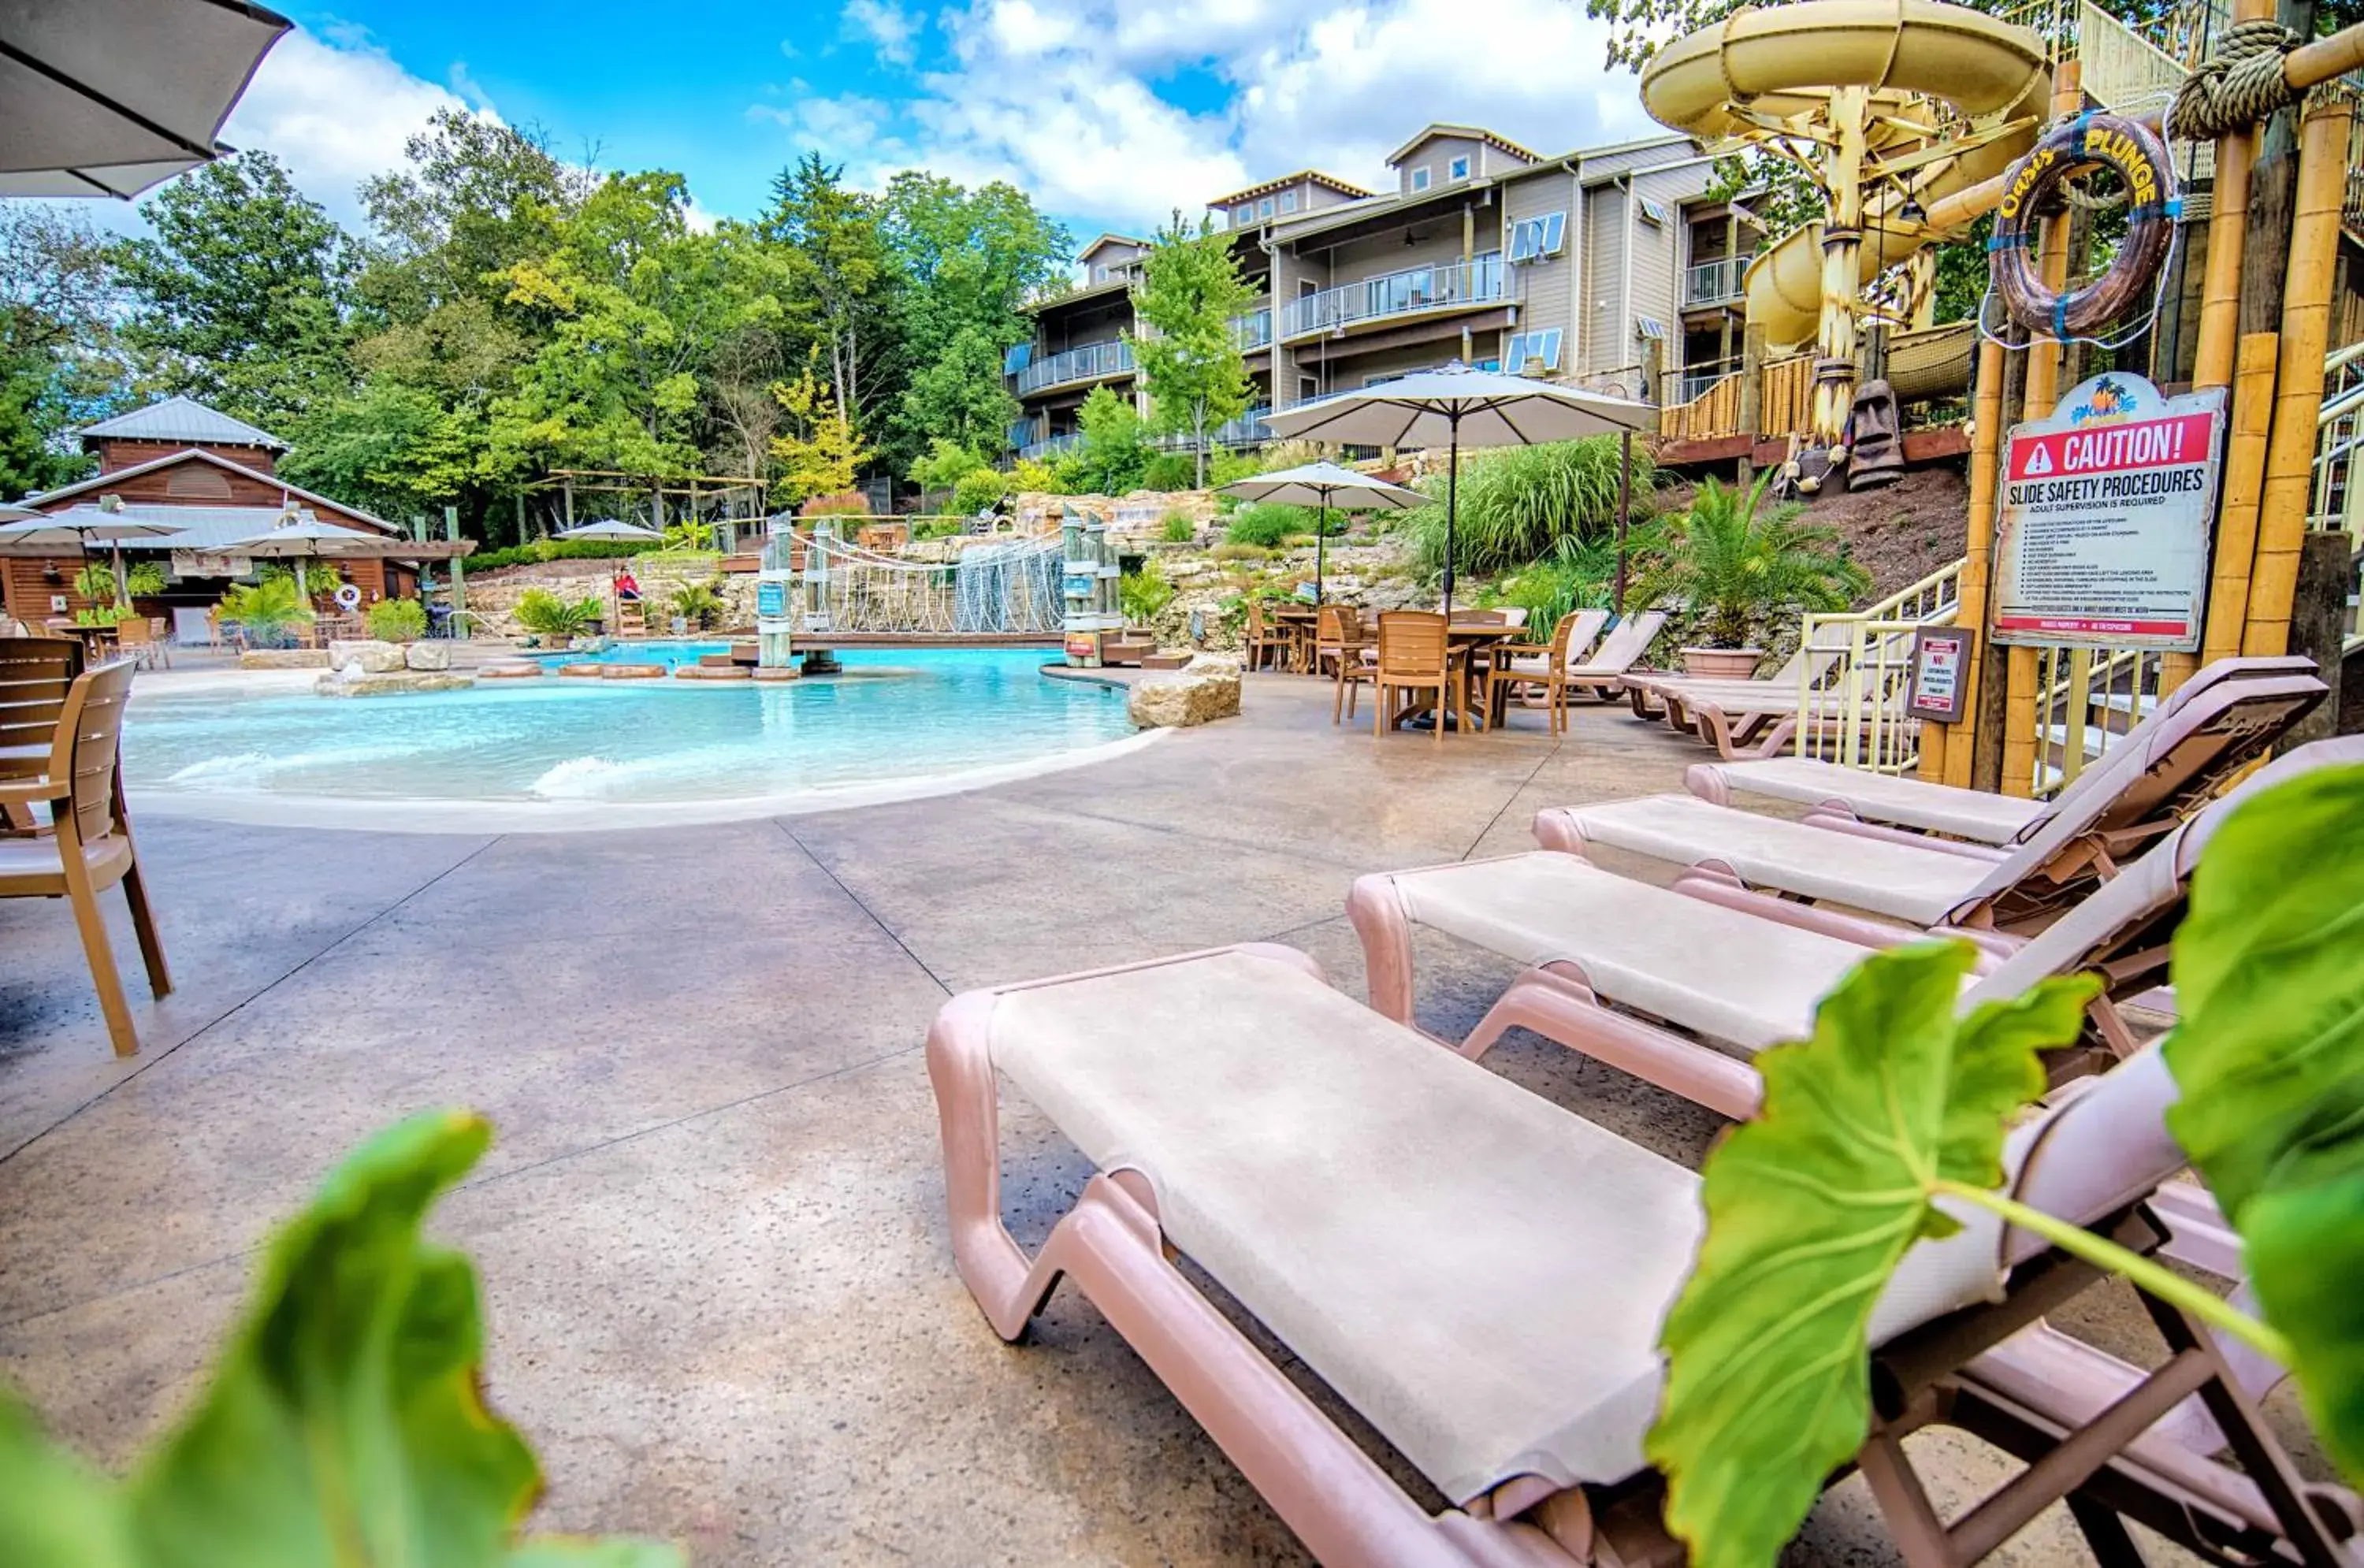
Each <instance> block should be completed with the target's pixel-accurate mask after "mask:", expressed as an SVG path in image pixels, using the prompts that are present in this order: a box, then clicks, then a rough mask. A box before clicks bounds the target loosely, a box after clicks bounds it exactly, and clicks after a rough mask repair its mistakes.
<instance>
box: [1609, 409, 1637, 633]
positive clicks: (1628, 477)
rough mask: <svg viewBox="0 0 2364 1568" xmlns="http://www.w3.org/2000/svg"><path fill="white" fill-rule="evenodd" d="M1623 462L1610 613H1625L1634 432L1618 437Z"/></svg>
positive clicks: (1632, 495) (1632, 498)
mask: <svg viewBox="0 0 2364 1568" xmlns="http://www.w3.org/2000/svg"><path fill="white" fill-rule="evenodd" d="M1618 444H1619V445H1620V446H1621V447H1622V448H1623V452H1622V456H1623V458H1624V462H1623V464H1622V467H1620V468H1619V470H1618V473H1617V587H1616V591H1615V593H1614V594H1613V595H1612V596H1611V599H1610V601H1609V609H1610V613H1611V614H1612V615H1617V616H1622V615H1623V614H1624V613H1625V529H1626V526H1627V525H1628V524H1629V523H1630V522H1631V521H1632V520H1633V516H1634V432H1633V431H1631V430H1628V431H1626V432H1624V433H1623V434H1622V435H1621V436H1620V437H1618Z"/></svg>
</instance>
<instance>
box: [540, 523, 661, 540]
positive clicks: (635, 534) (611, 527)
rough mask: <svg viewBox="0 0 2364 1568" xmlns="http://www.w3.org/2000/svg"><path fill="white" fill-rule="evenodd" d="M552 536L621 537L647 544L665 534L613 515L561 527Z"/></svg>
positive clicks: (569, 537) (584, 537)
mask: <svg viewBox="0 0 2364 1568" xmlns="http://www.w3.org/2000/svg"><path fill="white" fill-rule="evenodd" d="M550 537H551V538H552V539H568V540H574V539H620V540H628V541H630V542H633V543H638V544H647V543H650V542H652V541H654V540H657V539H663V538H664V535H663V534H661V533H659V532H657V531H656V529H654V528H642V527H641V525H640V524H638V523H622V522H618V521H617V520H616V519H615V518H613V517H605V518H602V519H601V520H600V521H598V522H596V523H585V524H583V525H582V526H581V527H580V528H561V529H559V530H558V531H557V532H556V533H554V534H552V535H551V536H550Z"/></svg>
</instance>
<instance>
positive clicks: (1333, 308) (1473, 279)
mask: <svg viewBox="0 0 2364 1568" xmlns="http://www.w3.org/2000/svg"><path fill="white" fill-rule="evenodd" d="M1505 283H1506V273H1505V270H1504V268H1503V266H1502V253H1501V252H1500V250H1491V251H1489V252H1487V253H1486V254H1485V255H1483V256H1479V257H1478V258H1476V259H1475V260H1474V261H1448V262H1446V263H1444V265H1442V266H1433V267H1407V268H1405V269H1404V270H1403V271H1402V272H1387V273H1383V274H1382V275H1380V276H1378V277H1376V278H1365V279H1363V280H1362V281H1361V282H1360V283H1352V284H1345V285H1344V287H1341V288H1331V289H1323V290H1322V291H1321V293H1320V294H1310V295H1305V296H1304V297H1303V298H1301V299H1293V300H1291V301H1289V302H1288V304H1287V305H1286V306H1282V308H1281V315H1280V331H1281V336H1282V337H1284V338H1298V337H1302V336H1304V335H1305V334H1307V333H1309V332H1328V331H1332V330H1334V329H1335V328H1341V327H1349V326H1353V325H1354V324H1355V323H1356V322H1362V321H1377V320H1381V319H1383V318H1385V317H1391V316H1417V315H1419V314H1421V313H1422V312H1423V311H1430V310H1444V309H1448V308H1452V307H1455V306H1476V305H1490V304H1496V303H1499V302H1500V300H1502V299H1503V298H1505V297H1506V288H1505Z"/></svg>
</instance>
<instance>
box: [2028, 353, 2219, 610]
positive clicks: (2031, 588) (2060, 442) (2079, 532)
mask: <svg viewBox="0 0 2364 1568" xmlns="http://www.w3.org/2000/svg"><path fill="white" fill-rule="evenodd" d="M2224 424H2225V394H2224V392H2223V390H2222V389H2212V390H2210V391H2206V392H2196V393H2192V394H2191V395H2187V396H2183V397H2178V398H2173V399H2169V398H2165V397H2162V396H2160V395H2159V391H2158V388H2157V387H2156V386H2153V385H2152V384H2150V383H2149V382H2147V381H2146V380H2144V379H2143V378H2142V377H2140V376H2138V375H2127V374H2123V373H2116V372H2113V373H2110V374H2107V375H2099V376H2095V377H2094V378H2093V379H2091V381H2088V382H2084V383H2082V384H2080V385H2078V386H2076V387H2075V388H2073V389H2072V390H2071V391H2070V392H2069V395H2067V396H2065V397H2063V398H2062V399H2061V400H2060V406H2059V408H2058V410H2057V412H2056V413H2055V414H2054V415H2053V417H2051V418H2049V419H2041V420H2035V421H2033V422H2031V423H2028V424H2024V425H2015V426H2013V427H2012V431H2011V442H2010V445H2009V447H2008V449H2007V450H2006V451H2005V453H2004V458H2003V491H2002V517H2001V519H2000V521H1999V523H1998V524H1997V527H1996V532H1995V598H1994V639H1995V640H1996V641H1997V642H2006V643H2010V642H2016V643H2040V644H2044V645H2046V646H2060V645H2069V646H2076V645H2084V646H2091V647H2100V648H2168V649H2180V650H2183V651H2191V650H2196V649H2197V648H2198V647H2199V646H2200V633H2201V617H2202V614H2203V613H2204V611H2205V609H2206V607H2207V594H2208V533H2209V523H2210V519H2211V518H2212V517H2214V515H2215V510H2216V484H2217V476H2218V473H2219V455H2220V454H2219V450H2218V448H2219V445H2220V442H2221V440H2222V439H2223V435H2224Z"/></svg>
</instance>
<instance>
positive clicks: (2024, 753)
mask: <svg viewBox="0 0 2364 1568" xmlns="http://www.w3.org/2000/svg"><path fill="white" fill-rule="evenodd" d="M2083 84H2084V72H2083V67H2082V66H2081V65H2080V62H2079V61H2074V60H2064V61H2061V62H2060V63H2059V64H2058V65H2057V67H2055V68H2054V70H2053V73H2052V118H2053V120H2054V121H2055V122H2056V123H2057V122H2058V121H2060V120H2063V119H2066V118H2068V117H2070V116H2072V115H2074V114H2076V113H2077V111H2078V110H2079V109H2080V108H2082V107H2083V106H2084V102H2085V94H2084V85H2083ZM2037 255H2038V258H2039V271H2040V272H2041V275H2042V276H2043V279H2044V286H2045V287H2046V288H2048V289H2052V290H2054V291H2056V292H2057V291H2058V290H2059V289H2061V288H2063V287H2066V286H2067V284H2068V282H2069V217H2068V216H2067V215H2066V214H2060V213H2056V214H2054V215H2053V216H2052V217H2047V218H2046V219H2045V220H2044V234H2043V239H2042V245H2041V248H2040V249H2039V250H2038V251H2037ZM2065 349H2066V345H2065V344H2063V343H2062V342H2061V341H2060V340H2059V339H2057V338H2037V339H2035V340H2033V341H2032V342H2030V343H2029V344H2028V346H2027V393H2026V397H2025V402H2024V406H2025V408H2026V414H2025V417H2027V418H2030V419H2042V418H2046V417H2049V416H2050V415H2051V413H2052V410H2053V406H2054V405H2056V404H2057V403H2058V402H2059V401H2060V361H2061V356H2062V353H2063V351H2064V350H2065ZM2036 664H2037V659H2036V650H2035V649H2033V648H2013V649H2012V650H2011V653H2010V657H2009V659H2008V660H2007V661H2006V662H2005V665H2004V671H2005V673H2004V682H2005V685H2004V699H2003V700H2004V713H2005V715H2006V717H2005V719H2004V725H2003V739H2002V793H2003V794H2005V795H2016V796H2019V797H2020V798H2022V799H2024V798H2026V797H2027V796H2029V795H2034V794H2035V719H2036V713H2035V710H2036V707H2037V705H2038V703H2039V702H2040V700H2041V697H2042V694H2041V693H2039V692H2038V691H2037V690H2036V685H2037V679H2036V676H2037V670H2036Z"/></svg>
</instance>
